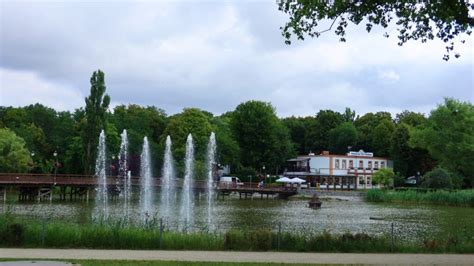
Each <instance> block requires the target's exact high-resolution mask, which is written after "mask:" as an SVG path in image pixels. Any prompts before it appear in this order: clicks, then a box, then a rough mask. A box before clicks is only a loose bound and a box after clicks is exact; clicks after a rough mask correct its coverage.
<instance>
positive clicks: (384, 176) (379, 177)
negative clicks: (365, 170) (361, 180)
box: [373, 168, 395, 187]
mask: <svg viewBox="0 0 474 266" xmlns="http://www.w3.org/2000/svg"><path fill="white" fill-rule="evenodd" d="M394 177H395V173H394V172H393V170H392V169H390V168H383V169H380V170H378V171H377V172H376V173H375V174H374V177H373V181H374V182H375V183H377V184H381V185H383V186H384V187H388V186H393V178H394Z"/></svg>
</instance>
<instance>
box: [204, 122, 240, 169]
mask: <svg viewBox="0 0 474 266" xmlns="http://www.w3.org/2000/svg"><path fill="white" fill-rule="evenodd" d="M231 116H232V114H231V113H229V114H228V115H227V114H223V115H221V116H218V117H214V118H213V119H212V120H211V124H212V127H213V128H214V132H215V133H216V142H217V162H218V163H220V164H222V165H229V166H230V168H231V170H234V169H237V168H239V167H240V160H239V156H240V148H239V144H238V143H237V141H236V140H235V139H234V136H233V135H232V130H231V127H230V123H231V119H232V118H231Z"/></svg>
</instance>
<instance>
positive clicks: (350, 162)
mask: <svg viewBox="0 0 474 266" xmlns="http://www.w3.org/2000/svg"><path fill="white" fill-rule="evenodd" d="M349 168H351V169H352V168H354V161H352V160H349Z"/></svg>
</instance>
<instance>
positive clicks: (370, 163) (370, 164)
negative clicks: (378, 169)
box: [368, 161, 372, 169]
mask: <svg viewBox="0 0 474 266" xmlns="http://www.w3.org/2000/svg"><path fill="white" fill-rule="evenodd" d="M368 168H369V169H372V161H369V167H368Z"/></svg>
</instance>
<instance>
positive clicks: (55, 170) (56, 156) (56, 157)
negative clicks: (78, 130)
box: [53, 151, 58, 185]
mask: <svg viewBox="0 0 474 266" xmlns="http://www.w3.org/2000/svg"><path fill="white" fill-rule="evenodd" d="M53 156H54V158H55V160H56V162H55V164H54V185H56V175H57V174H58V152H57V151H54V153H53Z"/></svg>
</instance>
